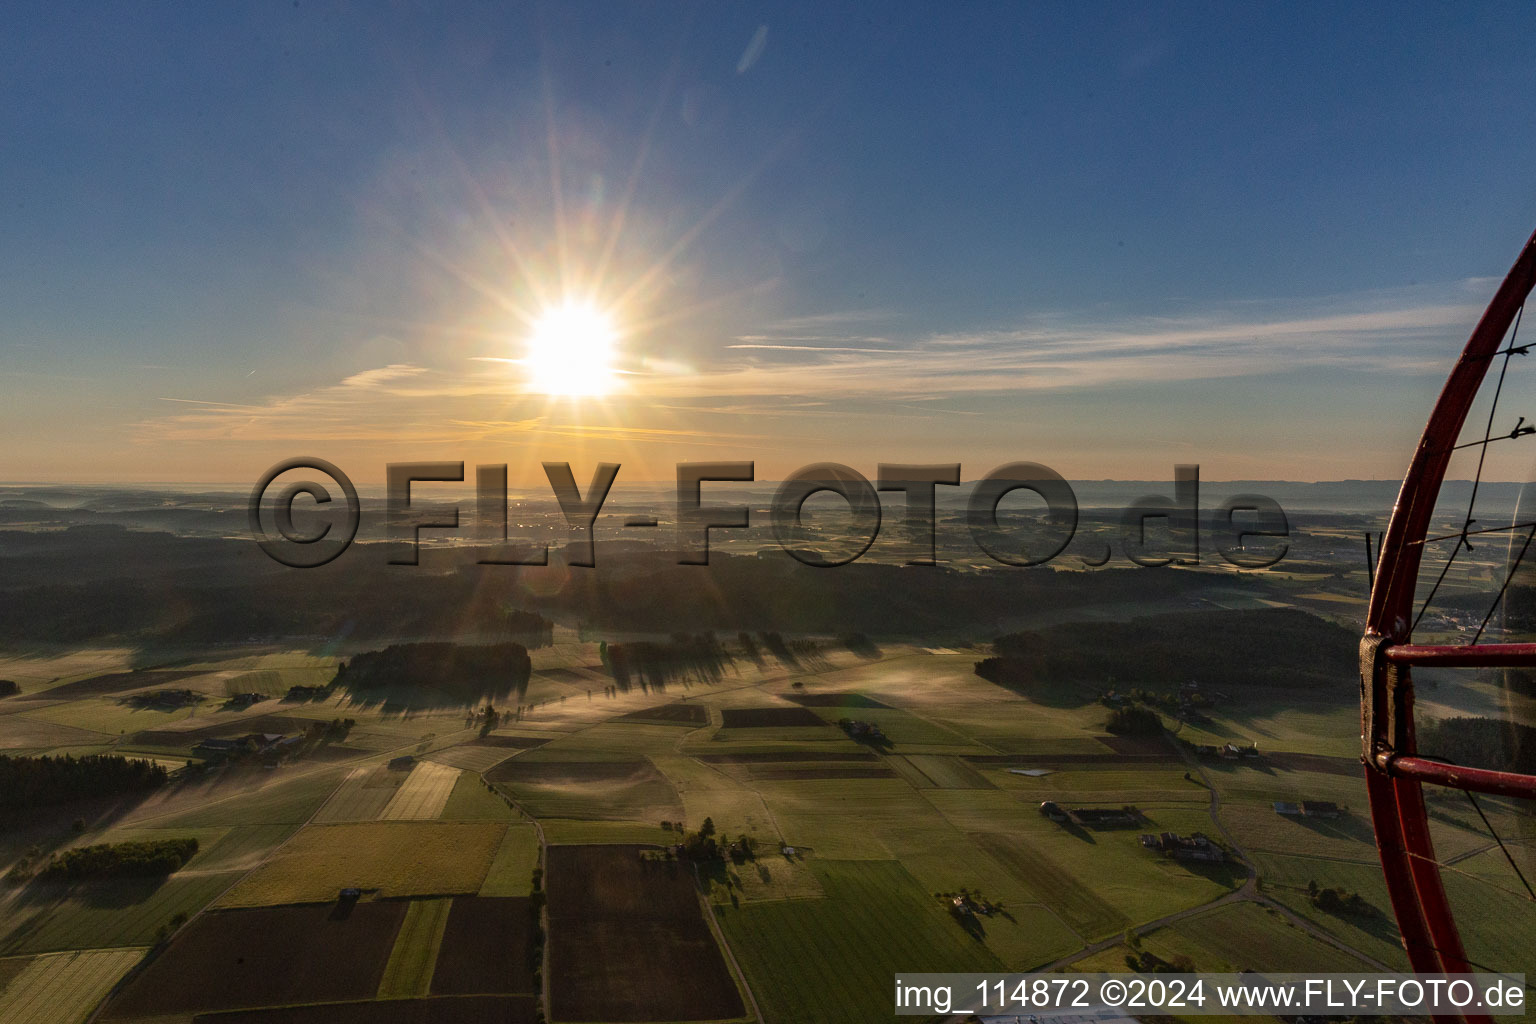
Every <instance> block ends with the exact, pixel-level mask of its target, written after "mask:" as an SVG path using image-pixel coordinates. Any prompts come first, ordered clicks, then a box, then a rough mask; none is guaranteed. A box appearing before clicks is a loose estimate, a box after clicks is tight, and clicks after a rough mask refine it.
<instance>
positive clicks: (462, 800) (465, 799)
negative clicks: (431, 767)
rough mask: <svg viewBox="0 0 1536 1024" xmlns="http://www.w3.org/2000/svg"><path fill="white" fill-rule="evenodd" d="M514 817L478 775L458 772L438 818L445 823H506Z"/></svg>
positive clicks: (493, 790)
mask: <svg viewBox="0 0 1536 1024" xmlns="http://www.w3.org/2000/svg"><path fill="white" fill-rule="evenodd" d="M513 816H514V812H513V810H512V808H510V807H508V806H507V801H506V800H505V798H503V797H502V795H501V794H500V793H498V792H496V791H495V789H493V788H491V787H490V786H489V785H488V784H487V783H486V782H485V781H484V780H483V779H481V778H480V776H478V775H474V774H472V773H470V772H467V771H466V772H460V773H459V777H458V778H457V779H456V780H455V781H454V784H453V792H452V793H450V794H449V795H448V801H447V803H445V804H443V810H442V813H441V814H439V815H438V817H440V818H442V819H444V820H445V821H507V820H509V819H511V818H512V817H513Z"/></svg>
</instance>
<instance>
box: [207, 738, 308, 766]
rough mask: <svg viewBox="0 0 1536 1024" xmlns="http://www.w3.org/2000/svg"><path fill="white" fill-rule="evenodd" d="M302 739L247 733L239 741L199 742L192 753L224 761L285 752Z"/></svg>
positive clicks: (216, 740)
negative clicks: (231, 758)
mask: <svg viewBox="0 0 1536 1024" xmlns="http://www.w3.org/2000/svg"><path fill="white" fill-rule="evenodd" d="M299 739H300V737H297V736H295V737H292V738H291V740H290V738H289V737H287V736H285V735H283V734H282V733H280V732H253V733H247V734H246V735H244V736H241V737H239V738H238V739H219V738H212V737H210V738H208V739H203V740H198V742H197V745H196V746H195V747H193V748H192V752H193V753H194V754H197V755H198V756H199V757H202V758H205V759H207V760H210V761H213V760H222V759H226V758H230V757H243V756H246V755H248V754H264V753H269V752H276V751H280V750H285V749H287V748H288V747H290V746H292V745H293V744H294V743H297V742H298V741H299Z"/></svg>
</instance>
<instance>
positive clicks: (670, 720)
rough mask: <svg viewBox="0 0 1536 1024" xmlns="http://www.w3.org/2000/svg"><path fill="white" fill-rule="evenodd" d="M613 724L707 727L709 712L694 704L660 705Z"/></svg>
mask: <svg viewBox="0 0 1536 1024" xmlns="http://www.w3.org/2000/svg"><path fill="white" fill-rule="evenodd" d="M614 721H615V722H640V723H648V724H661V725H687V726H693V725H708V724H709V710H708V709H707V708H705V707H704V705H702V704H699V703H697V702H695V703H691V704H688V703H683V704H662V705H659V706H657V707H654V708H642V709H641V710H639V711H631V712H629V713H628V714H626V715H619V716H617V717H616V718H614Z"/></svg>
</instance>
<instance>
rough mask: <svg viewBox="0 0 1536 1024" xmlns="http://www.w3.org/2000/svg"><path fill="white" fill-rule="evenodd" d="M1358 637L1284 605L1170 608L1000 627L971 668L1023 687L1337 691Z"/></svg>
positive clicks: (1350, 672)
mask: <svg viewBox="0 0 1536 1024" xmlns="http://www.w3.org/2000/svg"><path fill="white" fill-rule="evenodd" d="M1358 643H1359V637H1358V636H1356V635H1355V634H1354V633H1352V632H1350V631H1349V630H1347V629H1345V628H1343V627H1342V626H1336V625H1334V624H1333V623H1331V622H1327V621H1326V620H1324V619H1320V618H1318V617H1317V616H1315V615H1309V614H1307V613H1306V612H1302V611H1297V610H1295V609H1292V608H1276V609H1266V610H1263V611H1213V612H1175V613H1172V614H1167V615H1151V616H1146V617H1142V618H1136V619H1132V620H1131V621H1129V622H1067V623H1062V624H1060V625H1057V626H1051V627H1049V628H1047V629H1042V630H1037V631H1032V632H1025V633H1010V634H1007V635H1005V636H1000V637H998V638H997V639H996V640H995V641H994V642H993V649H994V652H995V656H994V657H991V658H985V659H983V660H982V661H980V662H978V663H977V664H976V674H977V675H979V676H981V677H982V678H983V679H987V680H989V681H992V682H996V683H1000V684H1001V685H1004V686H1009V687H1012V688H1018V689H1025V688H1028V687H1029V686H1030V685H1032V684H1034V683H1037V682H1045V681H1062V680H1066V681H1092V682H1100V683H1101V682H1103V681H1104V680H1106V679H1111V678H1115V679H1124V680H1126V681H1127V682H1131V683H1137V684H1142V685H1149V684H1150V685H1162V686H1179V685H1182V684H1184V683H1187V682H1190V681H1191V680H1195V681H1198V682H1199V683H1200V684H1201V686H1202V687H1205V688H1207V689H1213V690H1229V689H1242V688H1244V687H1284V688H1286V689H1296V688H1303V689H1305V688H1317V689H1322V690H1327V691H1328V692H1337V691H1339V683H1340V681H1341V680H1348V679H1353V678H1354V676H1355V674H1356V673H1358V671H1359V667H1358V665H1357V664H1356V662H1355V659H1356V657H1357V654H1356V647H1357V646H1358Z"/></svg>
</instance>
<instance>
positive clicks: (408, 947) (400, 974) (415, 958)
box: [379, 899, 453, 999]
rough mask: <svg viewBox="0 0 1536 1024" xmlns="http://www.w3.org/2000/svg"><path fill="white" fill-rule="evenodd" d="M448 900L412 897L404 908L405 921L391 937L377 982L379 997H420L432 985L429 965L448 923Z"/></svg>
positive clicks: (432, 960)
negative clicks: (393, 943) (387, 957)
mask: <svg viewBox="0 0 1536 1024" xmlns="http://www.w3.org/2000/svg"><path fill="white" fill-rule="evenodd" d="M452 907H453V900H451V899H431V900H412V901H411V904H410V906H409V907H407V908H406V911H405V921H404V922H403V923H402V924H401V925H400V933H399V934H398V935H396V936H395V948H394V949H393V950H391V951H390V954H389V963H388V964H386V965H385V967H384V978H383V980H381V981H380V982H379V998H380V999H406V998H409V997H411V996H424V995H426V994H427V993H428V992H429V991H430V989H431V987H432V968H433V967H434V966H436V964H437V951H438V950H439V949H440V948H442V945H443V929H444V928H446V927H447V926H448V911H449V910H450V909H452Z"/></svg>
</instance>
